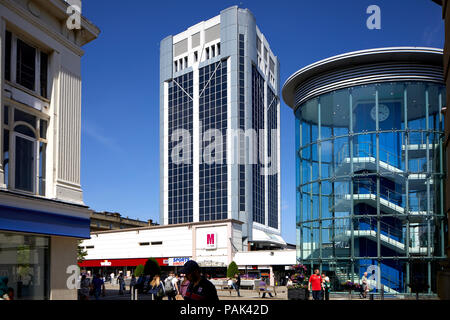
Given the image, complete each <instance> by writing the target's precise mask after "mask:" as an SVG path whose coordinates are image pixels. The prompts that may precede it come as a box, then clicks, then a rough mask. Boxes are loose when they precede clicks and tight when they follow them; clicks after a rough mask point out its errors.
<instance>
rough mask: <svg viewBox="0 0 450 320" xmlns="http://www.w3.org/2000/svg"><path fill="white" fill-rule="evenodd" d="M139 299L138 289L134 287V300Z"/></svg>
mask: <svg viewBox="0 0 450 320" xmlns="http://www.w3.org/2000/svg"><path fill="white" fill-rule="evenodd" d="M137 299H138V289H134V300H136V301H137Z"/></svg>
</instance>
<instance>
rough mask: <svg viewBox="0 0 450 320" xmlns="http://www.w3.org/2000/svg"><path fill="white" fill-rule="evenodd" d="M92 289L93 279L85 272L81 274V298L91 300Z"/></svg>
mask: <svg viewBox="0 0 450 320" xmlns="http://www.w3.org/2000/svg"><path fill="white" fill-rule="evenodd" d="M90 291H91V281H90V280H89V279H88V278H87V277H86V275H85V274H83V275H82V276H81V280H80V300H89V292H90Z"/></svg>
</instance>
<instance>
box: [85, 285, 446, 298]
mask: <svg viewBox="0 0 450 320" xmlns="http://www.w3.org/2000/svg"><path fill="white" fill-rule="evenodd" d="M126 288H127V290H126V291H125V293H124V294H123V295H119V286H118V285H111V284H109V283H106V284H105V289H106V292H105V296H104V297H101V298H100V300H131V295H130V290H129V287H128V286H127V287H126ZM240 293H241V297H238V296H237V294H236V291H235V290H233V291H232V292H231V295H230V293H229V291H220V290H219V291H218V295H219V299H220V300H260V301H265V300H273V301H281V300H287V288H286V287H277V296H274V297H270V296H269V295H266V297H265V298H261V297H259V296H258V293H257V292H256V291H254V290H245V289H241V290H240ZM93 299H94V297H90V300H93ZM310 299H311V298H310ZM415 299H416V297H415V296H414V295H399V296H393V295H385V296H384V300H415ZM138 300H152V298H151V296H150V295H149V294H140V295H138ZM163 300H167V297H164V299H163ZM330 300H350V295H349V294H347V293H332V294H330ZM351 300H354V301H364V300H363V299H361V298H360V297H359V295H358V294H352V297H351ZM369 300H370V299H369V296H368V297H367V298H366V299H365V301H369ZM374 300H381V297H380V296H379V295H376V296H374ZM420 300H438V298H437V297H435V296H421V297H420Z"/></svg>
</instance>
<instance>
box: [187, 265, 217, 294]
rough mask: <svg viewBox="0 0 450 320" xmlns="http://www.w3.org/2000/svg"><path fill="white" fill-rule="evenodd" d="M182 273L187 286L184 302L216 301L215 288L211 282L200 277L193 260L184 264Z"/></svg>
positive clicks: (198, 268) (197, 267)
mask: <svg viewBox="0 0 450 320" xmlns="http://www.w3.org/2000/svg"><path fill="white" fill-rule="evenodd" d="M182 273H184V274H186V278H187V279H188V280H189V286H188V288H187V290H186V294H185V296H184V300H187V301H201V302H214V301H218V300H219V297H218V295H217V290H216V287H215V286H214V285H213V284H212V283H211V281H209V280H207V279H206V278H204V277H202V276H201V275H200V266H199V265H198V264H197V262H195V261H194V260H189V261H188V262H186V263H185V264H184V267H183V269H182Z"/></svg>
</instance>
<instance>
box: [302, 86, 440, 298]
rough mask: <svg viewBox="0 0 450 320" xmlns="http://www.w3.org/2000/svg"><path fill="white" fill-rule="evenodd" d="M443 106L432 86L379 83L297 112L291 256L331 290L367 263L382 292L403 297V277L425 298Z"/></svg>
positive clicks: (434, 237) (435, 233) (434, 234)
mask: <svg viewBox="0 0 450 320" xmlns="http://www.w3.org/2000/svg"><path fill="white" fill-rule="evenodd" d="M444 100H445V87H444V86H443V85H440V84H435V83H423V82H407V83H406V82H392V83H388V82H386V83H379V84H370V85H362V86H355V87H351V88H346V89H341V90H337V91H333V92H330V93H327V94H323V95H321V96H318V97H316V98H314V99H311V100H308V101H306V102H305V103H303V104H302V105H300V106H299V108H298V109H297V111H296V150H297V157H296V161H297V223H298V225H297V235H298V238H299V244H300V246H299V248H298V249H299V250H298V251H297V256H298V257H297V258H298V260H299V261H300V262H302V263H304V264H306V265H308V266H310V268H311V269H313V268H316V267H317V268H320V269H321V270H322V271H325V272H327V273H328V274H329V276H330V279H332V282H333V283H332V285H333V287H332V288H333V290H334V291H340V290H342V289H343V288H342V283H343V282H345V281H347V280H352V281H357V280H359V279H360V278H361V277H362V275H363V273H364V272H366V271H369V273H370V271H371V270H372V269H373V268H374V267H373V266H375V268H379V269H377V270H379V271H381V272H380V277H381V278H380V280H381V283H382V284H383V286H384V291H386V292H391V293H403V292H409V284H410V279H411V275H413V276H414V277H415V278H416V279H417V278H420V279H422V280H423V281H424V282H425V283H426V284H428V286H429V287H428V289H427V292H428V293H431V292H435V290H436V288H435V274H436V272H435V270H434V268H435V262H436V261H438V260H439V259H441V258H443V257H444V256H445V252H444V251H445V247H444V229H445V224H446V219H445V216H444V212H443V208H442V207H443V206H442V205H441V202H442V201H441V199H442V198H443V181H442V173H443V171H442V164H443V159H442V152H441V150H442V143H443V139H444V135H443V128H444V123H443V121H444V120H443V117H442V114H441V113H440V110H441V108H442V105H443V101H444Z"/></svg>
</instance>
